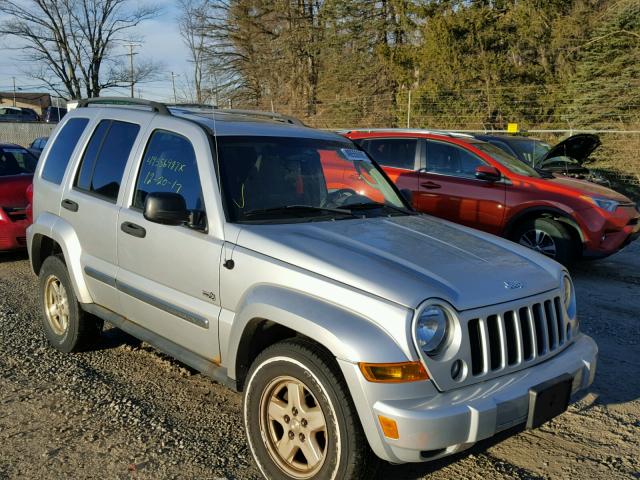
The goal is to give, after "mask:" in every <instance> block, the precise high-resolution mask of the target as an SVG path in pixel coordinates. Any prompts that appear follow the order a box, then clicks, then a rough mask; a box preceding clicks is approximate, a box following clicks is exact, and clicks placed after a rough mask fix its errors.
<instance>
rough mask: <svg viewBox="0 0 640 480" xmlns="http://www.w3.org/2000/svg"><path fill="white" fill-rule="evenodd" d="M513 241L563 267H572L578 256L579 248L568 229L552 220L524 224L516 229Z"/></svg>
mask: <svg viewBox="0 0 640 480" xmlns="http://www.w3.org/2000/svg"><path fill="white" fill-rule="evenodd" d="M511 239H512V240H513V241H514V242H516V243H519V244H520V245H523V246H525V247H528V248H530V249H532V250H535V251H537V252H539V253H542V254H543V255H546V256H548V257H551V258H553V259H554V260H555V261H557V262H560V263H562V264H563V265H567V266H568V265H571V263H573V262H574V261H575V259H576V258H577V256H578V246H577V245H576V242H575V241H574V239H573V237H572V236H571V233H570V232H569V230H568V229H567V227H566V226H565V225H563V224H562V223H560V222H558V221H556V220H553V219H551V218H536V219H533V220H527V221H524V222H522V223H521V224H519V225H518V226H517V227H516V228H515V230H514V232H513V235H512V238H511Z"/></svg>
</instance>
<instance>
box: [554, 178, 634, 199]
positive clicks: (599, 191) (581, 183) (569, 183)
mask: <svg viewBox="0 0 640 480" xmlns="http://www.w3.org/2000/svg"><path fill="white" fill-rule="evenodd" d="M546 181H548V182H553V183H555V184H559V185H562V186H563V187H564V188H569V189H571V190H572V191H573V193H574V194H577V195H588V196H595V197H602V198H609V199H611V200H615V201H616V202H619V203H631V200H629V198H627V197H625V196H624V195H622V194H621V193H618V192H616V191H615V190H611V189H610V188H607V187H605V186H603V185H598V184H597V183H593V182H589V181H588V180H579V179H577V178H571V177H566V176H564V175H555V176H554V178H553V179H549V180H546Z"/></svg>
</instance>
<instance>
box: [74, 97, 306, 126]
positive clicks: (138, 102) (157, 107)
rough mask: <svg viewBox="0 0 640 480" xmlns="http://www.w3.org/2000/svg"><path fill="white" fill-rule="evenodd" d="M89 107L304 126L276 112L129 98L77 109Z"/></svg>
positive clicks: (100, 100)
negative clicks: (142, 109) (201, 113)
mask: <svg viewBox="0 0 640 480" xmlns="http://www.w3.org/2000/svg"><path fill="white" fill-rule="evenodd" d="M90 105H107V106H108V105H111V106H116V107H117V106H125V107H126V106H134V107H138V106H142V107H149V108H150V109H151V110H152V111H154V112H156V113H159V114H160V115H173V114H172V112H171V110H172V109H173V110H182V111H184V112H187V113H188V112H192V113H198V110H207V111H211V110H215V111H216V113H224V114H230V115H245V116H248V117H256V118H268V119H271V120H276V121H279V122H283V123H289V124H291V125H300V126H305V125H304V123H302V122H301V121H300V120H298V119H297V118H295V117H291V116H289V115H283V114H281V113H276V112H264V111H261V110H238V109H233V108H218V107H217V106H215V105H207V104H203V103H175V104H170V103H161V102H154V101H152V100H143V99H141V98H129V97H98V98H86V99H83V100H79V101H78V106H77V108H86V107H89V106H90Z"/></svg>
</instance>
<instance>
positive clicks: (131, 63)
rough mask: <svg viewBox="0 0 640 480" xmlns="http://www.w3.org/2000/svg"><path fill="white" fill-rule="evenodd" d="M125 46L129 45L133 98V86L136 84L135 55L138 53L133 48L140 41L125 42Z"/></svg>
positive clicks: (137, 45)
mask: <svg viewBox="0 0 640 480" xmlns="http://www.w3.org/2000/svg"><path fill="white" fill-rule="evenodd" d="M124 46H125V47H129V68H130V70H129V74H130V79H131V98H133V97H134V94H133V87H134V86H135V84H136V81H135V73H134V71H133V56H134V55H137V53H136V52H134V51H133V48H134V47H139V46H140V44H138V43H125V45H124Z"/></svg>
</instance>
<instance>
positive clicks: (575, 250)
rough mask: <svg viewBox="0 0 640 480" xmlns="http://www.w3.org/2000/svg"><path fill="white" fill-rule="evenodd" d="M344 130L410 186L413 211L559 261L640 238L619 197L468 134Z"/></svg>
mask: <svg viewBox="0 0 640 480" xmlns="http://www.w3.org/2000/svg"><path fill="white" fill-rule="evenodd" d="M342 133H343V135H345V136H346V137H348V138H350V139H352V140H353V141H355V142H356V143H357V144H359V145H360V146H361V147H362V148H363V149H364V150H366V151H367V152H368V153H369V155H370V156H371V157H372V158H373V159H375V160H376V161H377V162H378V163H379V164H380V165H381V166H382V167H383V169H384V170H385V172H386V173H387V175H389V177H390V178H391V179H392V180H393V181H394V182H396V185H397V186H398V187H399V188H400V189H401V190H408V191H410V192H411V198H412V204H413V206H414V208H415V209H416V210H418V211H421V212H425V213H428V214H431V215H434V216H437V217H441V218H444V219H447V220H451V221H453V222H457V223H460V224H463V225H467V226H469V227H473V228H477V229H480V230H484V231H486V232H489V233H493V234H496V235H501V236H503V237H506V238H509V239H511V240H513V241H515V242H518V243H520V244H522V245H525V246H527V247H529V248H532V249H534V250H537V251H539V252H541V253H543V254H545V255H547V256H549V257H552V258H554V259H556V260H557V261H559V262H561V263H564V264H569V263H571V262H572V261H574V260H576V259H578V258H581V257H585V258H589V257H590V258H599V257H605V256H607V255H611V254H612V253H615V252H617V251H619V250H620V249H621V248H623V247H625V246H626V245H628V244H629V243H630V242H631V241H633V240H635V239H636V238H638V236H640V213H638V209H637V206H636V204H635V203H633V202H632V201H631V200H629V199H628V198H627V197H625V196H624V195H621V194H620V193H617V192H615V191H613V190H611V189H609V188H606V187H603V186H600V185H596V184H594V183H590V182H587V181H584V180H577V179H573V178H567V177H564V176H560V175H554V174H550V173H545V172H540V171H537V170H535V169H533V168H532V167H530V166H528V165H526V164H525V163H523V162H521V161H520V160H517V159H516V158H515V157H513V156H511V155H509V154H508V153H506V152H504V151H503V150H501V149H500V148H497V147H496V146H494V145H491V144H489V143H486V142H483V141H480V140H477V139H475V138H473V137H471V136H469V135H463V134H453V133H446V132H430V131H424V130H415V131H412V130H397V129H396V130H394V129H389V130H352V131H348V132H342Z"/></svg>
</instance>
